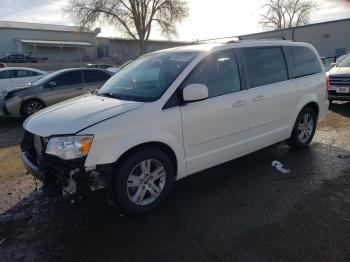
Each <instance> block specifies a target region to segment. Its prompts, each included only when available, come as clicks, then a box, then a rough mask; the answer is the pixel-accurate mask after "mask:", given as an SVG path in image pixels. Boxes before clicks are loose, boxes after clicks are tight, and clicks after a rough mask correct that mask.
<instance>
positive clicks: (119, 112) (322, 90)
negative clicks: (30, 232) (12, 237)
mask: <svg viewBox="0 0 350 262" xmlns="http://www.w3.org/2000/svg"><path fill="white" fill-rule="evenodd" d="M327 109H328V99H327V81H326V74H325V71H324V68H323V66H322V62H321V59H320V57H319V56H318V54H317V51H316V50H315V49H314V48H313V47H312V46H311V45H309V44H305V43H295V42H289V41H255V42H253V41H249V42H247V41H246V42H243V41H242V42H240V41H238V42H234V43H228V44H210V45H206V44H203V45H193V46H186V47H177V48H174V49H168V50H162V51H158V52H154V53H150V54H147V55H144V56H142V57H140V58H138V59H137V60H135V61H134V62H133V63H131V64H129V65H127V66H126V67H124V69H123V70H121V71H120V72H118V73H117V74H115V75H114V76H113V77H112V78H111V79H110V80H109V81H107V82H106V83H105V84H104V85H103V87H102V88H101V89H99V91H98V92H96V93H95V94H89V95H86V96H81V97H79V98H75V99H71V100H68V101H66V102H63V103H60V104H57V105H55V106H52V107H49V108H47V109H44V110H42V111H40V112H38V113H36V114H34V115H33V116H31V117H30V118H29V119H27V120H26V121H25V123H24V125H23V126H24V129H25V138H24V140H23V143H22V145H21V147H22V159H23V162H24V164H25V166H26V167H27V169H28V170H29V172H31V173H32V174H33V175H34V176H35V177H37V178H39V179H41V180H42V181H44V184H45V186H48V185H60V188H61V189H62V191H63V192H65V193H74V192H75V190H76V188H78V189H79V188H82V185H86V184H89V185H90V188H91V189H97V188H101V187H106V188H107V190H106V192H107V194H108V196H109V201H110V203H113V204H118V205H119V206H120V207H121V208H123V209H124V210H125V211H127V212H129V213H142V212H147V211H150V210H152V209H153V208H155V207H157V206H159V205H160V204H161V203H162V202H163V201H164V200H165V199H166V198H167V196H168V195H169V193H170V191H171V188H172V185H173V182H174V180H178V179H181V178H184V177H186V176H188V175H191V174H193V173H196V172H198V171H201V170H203V169H206V168H209V167H212V166H214V165H217V164H220V163H223V162H226V161H229V160H232V159H234V158H238V157H240V156H243V155H246V154H249V153H251V152H254V151H256V150H259V149H261V148H264V147H266V146H269V145H272V144H274V143H277V142H280V141H283V140H286V141H287V143H288V144H289V145H290V146H291V147H294V148H304V147H306V146H308V145H309V143H310V142H311V140H312V138H313V136H314V132H315V129H316V125H317V122H318V121H320V120H322V119H323V118H324V117H325V114H326V112H327Z"/></svg>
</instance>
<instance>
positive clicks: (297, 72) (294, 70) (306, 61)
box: [285, 46, 322, 78]
mask: <svg viewBox="0 0 350 262" xmlns="http://www.w3.org/2000/svg"><path fill="white" fill-rule="evenodd" d="M285 50H286V55H287V58H288V59H287V61H288V67H289V75H290V78H297V77H302V76H308V75H312V74H318V73H321V72H322V67H321V65H320V62H319V61H318V59H317V56H316V55H315V53H314V52H313V51H312V50H311V49H310V48H308V47H304V46H288V47H285Z"/></svg>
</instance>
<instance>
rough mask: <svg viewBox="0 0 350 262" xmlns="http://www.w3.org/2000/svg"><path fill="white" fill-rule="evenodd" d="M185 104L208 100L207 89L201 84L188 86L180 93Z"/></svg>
mask: <svg viewBox="0 0 350 262" xmlns="http://www.w3.org/2000/svg"><path fill="white" fill-rule="evenodd" d="M182 97H183V100H184V101H185V102H194V101H199V100H204V99H207V98H208V87H207V86H206V85H202V84H190V85H188V86H186V87H185V88H184V89H183V91H182Z"/></svg>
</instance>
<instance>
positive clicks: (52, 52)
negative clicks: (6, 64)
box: [0, 21, 100, 62]
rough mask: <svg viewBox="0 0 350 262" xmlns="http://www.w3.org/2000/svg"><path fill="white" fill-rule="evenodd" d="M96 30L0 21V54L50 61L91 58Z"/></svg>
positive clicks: (93, 55) (93, 54) (1, 55)
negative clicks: (23, 55)
mask: <svg viewBox="0 0 350 262" xmlns="http://www.w3.org/2000/svg"><path fill="white" fill-rule="evenodd" d="M99 32H100V31H99V30H98V29H97V30H95V31H91V30H89V29H87V28H81V27H77V26H64V25H49V24H37V23H23V22H13V21H0V39H1V40H0V57H4V56H6V55H10V54H15V53H16V54H25V55H31V56H33V57H38V58H40V59H42V60H48V61H52V62H80V61H82V60H86V59H94V58H96V57H97V49H96V36H97V34H98V33H99Z"/></svg>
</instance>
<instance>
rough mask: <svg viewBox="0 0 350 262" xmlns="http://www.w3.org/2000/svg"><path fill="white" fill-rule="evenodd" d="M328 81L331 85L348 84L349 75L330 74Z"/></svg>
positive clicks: (349, 82) (349, 83)
mask: <svg viewBox="0 0 350 262" xmlns="http://www.w3.org/2000/svg"><path fill="white" fill-rule="evenodd" d="M329 81H330V84H331V85H332V86H350V77H344V76H330V77H329Z"/></svg>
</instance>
